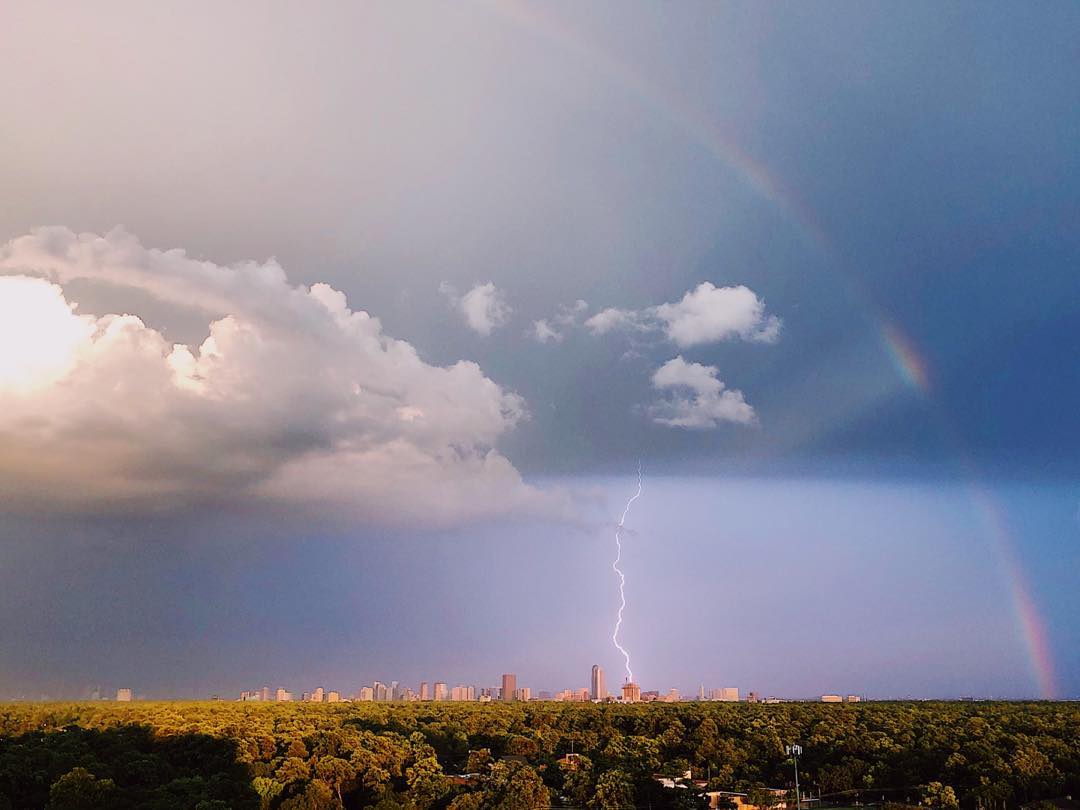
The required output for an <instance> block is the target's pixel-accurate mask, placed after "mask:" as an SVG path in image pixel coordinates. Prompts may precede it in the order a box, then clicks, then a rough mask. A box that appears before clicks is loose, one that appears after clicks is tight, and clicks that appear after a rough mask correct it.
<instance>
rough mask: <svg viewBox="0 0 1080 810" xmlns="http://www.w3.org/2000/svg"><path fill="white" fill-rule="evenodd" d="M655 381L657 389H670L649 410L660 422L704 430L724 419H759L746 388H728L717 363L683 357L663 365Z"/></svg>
mask: <svg viewBox="0 0 1080 810" xmlns="http://www.w3.org/2000/svg"><path fill="white" fill-rule="evenodd" d="M652 383H653V387H654V388H656V389H658V390H660V391H665V392H670V393H669V395H668V396H667V397H666V398H665V399H663V400H661V401H659V402H656V403H654V404H653V405H652V406H651V407H650V409H649V415H650V416H651V417H652V420H653V421H654V422H656V423H658V424H661V425H667V426H668V427H680V428H690V429H698V430H704V429H709V428H715V427H716V426H717V425H719V424H720V423H721V422H737V423H740V424H751V423H753V422H755V421H756V420H757V416H756V415H755V413H754V409H753V408H752V407H751V406H750V404H749V403H747V402H746V400H745V399H744V397H743V394H742V391H737V390H733V389H730V388H727V387H726V386H725V385H724V383H723V381H722V380H720V379H719V378H718V377H717V368H716V367H715V366H703V365H702V364H701V363H687V362H686V361H685V360H683V358H682V356H679V357H676V358H674V359H672V360H668V361H667V362H666V363H664V365H662V366H660V368H658V369H657V370H656V372H655V373H654V374H653V377H652Z"/></svg>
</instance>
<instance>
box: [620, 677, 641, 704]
mask: <svg viewBox="0 0 1080 810" xmlns="http://www.w3.org/2000/svg"><path fill="white" fill-rule="evenodd" d="M622 699H623V703H637V702H638V701H639V700H641V687H640V686H638V685H637V684H636V683H633V682H627V683H624V684H623V688H622Z"/></svg>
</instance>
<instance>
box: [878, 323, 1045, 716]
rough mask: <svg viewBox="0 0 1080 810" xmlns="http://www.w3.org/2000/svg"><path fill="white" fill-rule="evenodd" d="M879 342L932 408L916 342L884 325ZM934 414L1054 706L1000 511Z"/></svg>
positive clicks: (1040, 635)
mask: <svg viewBox="0 0 1080 810" xmlns="http://www.w3.org/2000/svg"><path fill="white" fill-rule="evenodd" d="M881 338H882V343H883V345H884V347H885V351H886V353H887V355H888V356H889V359H890V360H891V361H892V363H893V366H894V367H895V368H896V370H897V373H898V375H899V376H900V378H901V379H902V380H904V382H906V383H907V384H908V385H909V386H910V387H911V388H913V389H914V390H916V391H917V392H918V393H919V394H921V395H922V396H923V397H924V398H925V400H926V401H927V402H928V403H931V404H932V403H933V400H932V397H931V394H932V391H931V383H930V372H929V364H928V363H927V362H926V360H925V358H923V356H922V355H921V354H920V353H919V352H918V349H917V348H916V346H915V342H914V341H913V340H912V339H911V338H910V337H909V336H907V335H905V334H904V333H903V332H902V331H901V330H900V329H899V327H897V326H896V325H895V324H890V323H887V322H885V321H884V320H883V321H882V326H881ZM935 410H936V413H937V414H938V416H939V422H940V424H941V427H942V432H943V434H944V435H945V436H946V437H947V438H948V439H949V440H951V443H952V444H953V447H954V450H955V452H956V457H957V459H958V463H959V464H960V467H961V469H962V470H963V471H964V473H965V476H964V477H965V481H966V482H967V490H968V496H969V498H970V500H971V504H972V507H973V509H974V511H975V514H976V517H977V518H978V520H979V522H980V523H981V524H982V530H983V534H984V536H986V537H987V538H988V539H989V542H990V546H991V548H992V549H993V550H994V553H995V555H996V556H997V559H998V561H999V563H1000V565H1001V568H1002V572H1003V574H1004V578H1005V580H1006V581H1007V582H1008V584H1009V593H1010V601H1011V603H1012V608H1013V613H1014V615H1015V618H1016V623H1017V628H1018V631H1019V635H1020V638H1021V639H1022V640H1023V644H1024V648H1025V650H1026V652H1027V658H1028V661H1029V663H1030V666H1031V669H1032V675H1033V678H1034V681H1035V683H1036V684H1037V685H1038V689H1039V695H1040V696H1041V697H1043V698H1045V699H1047V700H1053V699H1055V698H1057V697H1058V695H1059V694H1060V690H1059V686H1058V677H1057V667H1056V665H1055V663H1054V656H1053V651H1052V650H1051V647H1050V643H1049V641H1048V638H1047V633H1046V623H1045V621H1044V620H1043V617H1042V614H1041V613H1040V612H1039V608H1038V605H1037V604H1036V602H1035V599H1034V598H1033V597H1032V595H1031V589H1030V587H1029V586H1028V578H1027V575H1026V573H1025V572H1024V568H1023V566H1022V565H1021V563H1020V560H1019V558H1018V556H1017V554H1016V542H1015V540H1014V539H1013V537H1012V533H1011V531H1010V530H1009V523H1008V519H1007V517H1006V515H1005V511H1004V510H1003V509H1002V508H1001V507H1000V506H999V505H998V503H997V501H996V500H995V499H994V496H993V493H992V492H991V490H990V489H989V488H988V487H986V486H985V485H984V484H982V483H981V478H982V476H980V475H979V472H978V469H977V468H976V466H975V462H974V461H973V460H972V458H971V455H970V454H969V453H967V452H966V451H965V449H964V447H963V445H962V443H961V442H960V438H959V434H958V432H957V431H956V430H955V429H953V428H952V427H951V426H950V425H949V424H948V423H946V422H945V421H944V419H942V418H941V416H942V415H941V411H940V409H935Z"/></svg>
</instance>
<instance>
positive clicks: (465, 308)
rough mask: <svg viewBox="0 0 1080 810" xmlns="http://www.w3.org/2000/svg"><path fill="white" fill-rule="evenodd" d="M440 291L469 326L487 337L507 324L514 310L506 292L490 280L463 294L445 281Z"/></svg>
mask: <svg viewBox="0 0 1080 810" xmlns="http://www.w3.org/2000/svg"><path fill="white" fill-rule="evenodd" d="M439 291H440V292H442V294H443V295H445V296H446V297H447V298H448V299H449V300H450V303H451V304H452V305H453V307H454V308H455V309H456V310H457V311H458V312H460V313H461V315H462V316H463V317H464V318H465V323H466V324H468V325H469V328H470V329H472V330H473V331H474V332H476V333H478V334H481V335H484V336H485V337H486V336H487V335H490V334H491V333H492V332H493V331H495V330H496V329H498V328H499V327H500V326H502V325H503V324H505V323H506V322H507V321H508V320H509V319H510V314H511V313H512V312H513V310H512V309H511V308H510V305H509V304H507V303H506V294H505V293H503V291H502V290H499V289H498V288H496V287H495V285H494V284H493V283H491V282H490V281H489V282H487V283H486V284H477V285H476V286H474V287H473V288H472V289H471V290H469V291H468V292H467V293H465V294H464V295H461V296H459V295H458V294H457V290H455V289H454V288H453V287H452V286H451V285H449V284H446V283H445V282H444V283H443V284H441V285H440V286H439Z"/></svg>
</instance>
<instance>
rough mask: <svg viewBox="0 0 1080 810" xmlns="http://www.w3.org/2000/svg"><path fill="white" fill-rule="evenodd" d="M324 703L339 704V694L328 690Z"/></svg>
mask: <svg viewBox="0 0 1080 810" xmlns="http://www.w3.org/2000/svg"><path fill="white" fill-rule="evenodd" d="M326 702H327V703H340V702H341V693H340V692H335V691H333V690H330V691H329V692H327V693H326Z"/></svg>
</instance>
